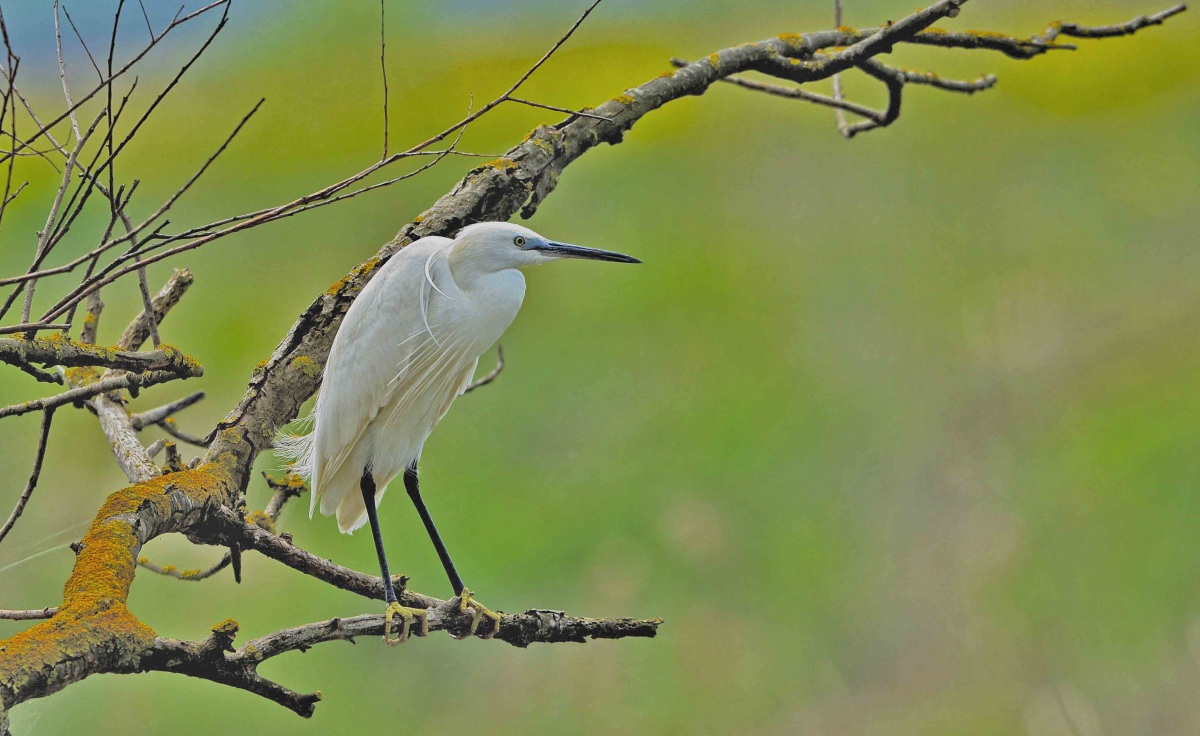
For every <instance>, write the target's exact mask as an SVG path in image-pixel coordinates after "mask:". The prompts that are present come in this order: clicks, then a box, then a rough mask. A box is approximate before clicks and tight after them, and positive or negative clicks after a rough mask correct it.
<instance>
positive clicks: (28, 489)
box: [0, 406, 54, 542]
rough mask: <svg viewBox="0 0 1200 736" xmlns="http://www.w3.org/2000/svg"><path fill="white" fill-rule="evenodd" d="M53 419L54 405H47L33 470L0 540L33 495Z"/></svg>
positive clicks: (1, 529) (2, 531) (10, 529)
mask: <svg viewBox="0 0 1200 736" xmlns="http://www.w3.org/2000/svg"><path fill="white" fill-rule="evenodd" d="M53 420H54V407H52V406H51V407H48V408H47V409H46V411H45V412H44V413H43V414H42V429H41V433H40V434H39V435H38V444H37V450H36V451H35V454H34V458H33V470H32V471H31V472H30V473H29V480H28V481H27V482H26V483H25V490H24V491H23V492H22V493H21V497H20V498H18V499H17V505H16V508H14V509H13V510H12V513H11V514H9V515H8V521H6V522H4V526H2V527H0V542H3V541H4V538H5V537H7V536H8V533H9V532H10V531H12V528H13V527H14V526H16V523H17V519H19V518H21V514H22V513H23V512H24V511H25V504H27V503H29V499H30V497H32V496H33V489H35V488H37V483H38V478H40V477H41V475H42V461H43V460H45V459H46V445H47V443H48V441H49V439H50V423H51V422H52V421H53Z"/></svg>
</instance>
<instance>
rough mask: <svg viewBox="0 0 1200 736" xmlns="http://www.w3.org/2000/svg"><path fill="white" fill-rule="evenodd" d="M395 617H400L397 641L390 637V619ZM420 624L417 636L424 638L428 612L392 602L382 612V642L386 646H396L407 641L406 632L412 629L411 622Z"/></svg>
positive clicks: (427, 625) (427, 630) (427, 623)
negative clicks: (385, 643)
mask: <svg viewBox="0 0 1200 736" xmlns="http://www.w3.org/2000/svg"><path fill="white" fill-rule="evenodd" d="M396 616H399V617H400V621H401V624H400V636H399V638H397V639H393V638H392V637H391V634H392V619H393V618H395V617H396ZM418 620H419V621H420V622H421V627H420V628H419V629H417V636H425V635H426V634H428V633H429V612H428V611H426V610H425V609H424V608H406V607H404V606H402V605H400V604H399V602H397V601H392V602H391V603H389V604H388V605H387V608H385V609H384V611H383V640H384V641H385V642H387V643H388V646H396V645H397V644H402V643H404V642H406V641H408V632H409V629H411V628H412V625H413V622H415V621H418Z"/></svg>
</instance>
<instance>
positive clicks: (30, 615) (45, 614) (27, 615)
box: [0, 606, 58, 621]
mask: <svg viewBox="0 0 1200 736" xmlns="http://www.w3.org/2000/svg"><path fill="white" fill-rule="evenodd" d="M56 613H58V606H51V607H49V608H34V609H32V610H24V611H21V610H17V611H13V610H8V609H2V608H0V619H3V620H5V621H36V620H38V619H42V618H52V617H53V616H54V614H56Z"/></svg>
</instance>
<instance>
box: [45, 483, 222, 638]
mask: <svg viewBox="0 0 1200 736" xmlns="http://www.w3.org/2000/svg"><path fill="white" fill-rule="evenodd" d="M223 480H224V472H223V471H222V470H220V469H219V468H216V467H213V466H201V467H199V468H196V469H194V470H185V471H181V472H178V473H171V474H169V475H162V476H159V477H157V478H151V479H150V480H147V481H145V482H144V483H139V484H137V485H133V486H129V487H127V488H122V489H121V490H119V491H117V492H116V493H113V494H112V495H110V496H109V497H108V500H107V501H105V502H104V505H103V506H101V507H100V510H99V511H98V512H97V513H96V516H95V520H94V521H93V522H92V526H91V528H90V529H88V532H87V534H85V535H84V537H83V539H82V540H81V542H80V544H81V549H80V551H79V555H78V556H77V557H76V558H75V568H74V569H73V570H72V571H71V576H70V577H69V578H67V583H66V585H65V586H64V588H63V604H62V608H61V609H60V610H59V614H58V615H59V616H71V617H75V618H79V617H84V616H91V615H94V614H96V613H98V612H100V611H104V610H107V609H108V608H110V607H111V606H113V605H115V604H124V602H125V600H126V598H127V597H128V595H129V586H130V584H131V583H132V582H133V576H134V573H135V572H136V570H137V557H136V553H137V551H138V549H139V548H140V547H141V540H140V539H139V538H138V535H137V532H136V531H135V529H134V525H133V520H134V515H135V514H137V513H138V512H140V511H142V510H143V509H144V508H146V507H148V506H153V507H154V511H155V512H156V515H157V516H158V517H159V518H169V517H170V516H171V514H172V508H171V499H170V498H169V497H168V494H169V493H172V492H178V493H182V494H184V495H186V496H187V497H188V499H190V500H191V501H192V502H193V503H195V504H197V505H200V504H203V503H206V502H210V501H218V500H223V499H220V498H219V495H220V493H221V491H222V489H223V486H224V482H223Z"/></svg>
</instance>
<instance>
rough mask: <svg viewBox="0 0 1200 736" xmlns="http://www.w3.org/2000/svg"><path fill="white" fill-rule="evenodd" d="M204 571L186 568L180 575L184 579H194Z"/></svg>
mask: <svg viewBox="0 0 1200 736" xmlns="http://www.w3.org/2000/svg"><path fill="white" fill-rule="evenodd" d="M202 572H204V571H203V570H199V569H196V568H192V569H191V570H184V571H183V572H181V573H179V577H180V578H182V579H184V580H194V579H195V578H198V577H200V573H202Z"/></svg>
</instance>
